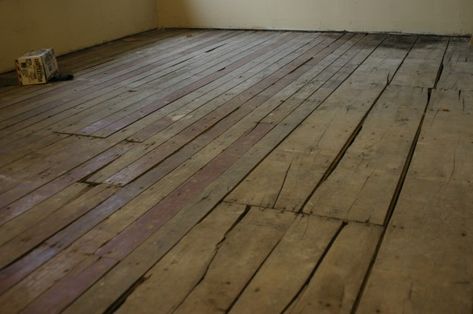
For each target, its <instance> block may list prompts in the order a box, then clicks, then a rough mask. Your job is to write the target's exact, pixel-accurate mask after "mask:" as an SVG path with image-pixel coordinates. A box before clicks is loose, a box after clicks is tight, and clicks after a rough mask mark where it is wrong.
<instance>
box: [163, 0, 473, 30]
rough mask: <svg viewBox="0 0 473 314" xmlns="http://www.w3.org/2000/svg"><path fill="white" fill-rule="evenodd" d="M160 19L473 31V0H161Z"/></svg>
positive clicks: (194, 23)
mask: <svg viewBox="0 0 473 314" xmlns="http://www.w3.org/2000/svg"><path fill="white" fill-rule="evenodd" d="M158 24H159V26H160V27H206V28H207V27H208V28H212V27H217V28H258V29H259V28H261V29H297V30H349V31H362V32H404V33H429V34H449V35H453V34H471V33H472V32H473V0H396V1H395V0H158Z"/></svg>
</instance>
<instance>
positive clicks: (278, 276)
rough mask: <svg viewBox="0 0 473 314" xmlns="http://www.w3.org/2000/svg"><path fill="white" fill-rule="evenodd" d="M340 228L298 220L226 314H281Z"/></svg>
mask: <svg viewBox="0 0 473 314" xmlns="http://www.w3.org/2000/svg"><path fill="white" fill-rule="evenodd" d="M341 227H342V222H341V221H335V220H326V219H321V218H318V217H315V216H298V217H297V218H296V220H295V221H294V222H293V223H292V225H291V227H290V228H289V230H288V231H287V232H286V234H285V235H284V237H283V238H282V240H281V242H280V243H279V244H278V246H277V247H276V248H275V249H274V251H273V252H272V253H271V255H270V256H269V257H268V258H267V260H266V261H265V263H264V264H263V265H262V267H261V268H260V270H259V271H258V273H257V274H256V275H255V276H254V278H253V279H252V280H251V282H250V283H249V284H248V285H247V286H246V287H245V290H244V291H243V292H242V294H241V295H240V296H239V298H238V300H236V302H235V303H234V305H233V306H232V308H231V309H230V311H229V313H282V312H283V311H284V309H285V308H286V306H287V305H288V304H289V303H290V302H291V300H292V298H294V297H295V296H296V295H297V293H298V291H299V289H301V287H302V286H303V285H304V283H305V282H306V280H307V278H309V277H310V275H311V273H312V271H313V270H314V269H315V268H316V266H317V264H318V262H319V260H320V259H321V258H322V256H323V255H324V252H325V251H326V250H327V249H328V247H329V245H330V243H331V241H332V239H333V238H335V237H336V235H337V232H338V231H339V229H341ZM314 313H315V312H314Z"/></svg>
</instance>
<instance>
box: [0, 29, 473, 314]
mask: <svg viewBox="0 0 473 314" xmlns="http://www.w3.org/2000/svg"><path fill="white" fill-rule="evenodd" d="M60 65H61V68H62V69H66V70H68V71H72V72H74V74H75V79H74V80H73V81H70V82H61V83H54V84H48V85H44V86H29V87H22V88H19V87H14V88H11V87H10V88H4V89H0V144H1V145H0V153H1V157H0V208H1V210H0V312H1V313H18V312H22V313H59V312H66V313H103V312H115V311H116V312H121V313H171V312H176V313H221V312H225V313H227V312H230V313H283V312H284V313H447V312H451V313H471V311H472V309H473V299H472V298H471V295H472V293H473V268H472V265H473V264H472V263H471V261H472V260H473V199H472V195H473V194H472V193H471V191H473V146H472V143H473V131H472V130H473V129H472V127H471V126H472V125H473V85H472V82H473V49H472V48H471V46H470V45H469V42H468V39H466V38H456V37H450V38H448V37H434V36H416V35H387V34H358V33H356V34H355V33H318V32H285V31H275V32H266V31H224V30H222V31H216V30H215V31H214V30H184V29H183V30H165V31H152V32H147V33H143V34H138V35H134V36H131V37H128V38H124V39H122V40H117V41H114V42H112V43H108V44H104V45H100V46H97V47H93V48H90V49H86V50H83V51H79V52H76V53H73V54H69V55H67V56H64V57H61V58H60Z"/></svg>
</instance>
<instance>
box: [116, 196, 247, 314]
mask: <svg viewBox="0 0 473 314" xmlns="http://www.w3.org/2000/svg"><path fill="white" fill-rule="evenodd" d="M244 215H246V211H245V206H244V205H235V204H228V203H222V204H221V205H219V206H218V207H217V208H216V209H214V210H213V212H212V213H210V214H209V216H208V217H207V218H205V220H203V221H202V222H201V223H199V224H197V225H196V226H195V227H194V228H193V229H192V231H191V232H190V233H189V234H188V235H187V236H185V237H184V238H183V239H182V240H181V241H180V242H179V244H177V245H176V247H175V248H173V249H172V250H171V251H170V252H169V253H168V254H166V256H165V257H164V258H163V259H162V260H161V261H159V263H158V264H156V266H154V267H153V268H152V269H151V270H150V271H149V272H148V273H147V274H146V275H145V277H144V278H146V279H145V280H144V282H143V283H142V284H140V285H139V287H138V288H137V289H136V290H134V291H133V293H132V294H131V295H130V296H129V297H128V298H127V299H126V302H125V303H124V304H123V305H121V306H120V308H119V309H118V311H117V312H118V313H126V312H135V311H139V312H140V313H170V312H172V311H174V310H175V309H176V308H177V307H178V306H179V304H180V303H181V302H182V301H183V300H184V299H185V298H186V296H187V295H188V294H189V293H190V292H191V291H192V289H193V288H194V287H195V286H196V285H197V284H198V283H199V281H200V280H201V278H202V277H203V276H204V274H205V272H206V270H207V268H208V266H209V263H211V262H212V260H213V258H214V256H215V254H216V252H217V251H218V250H219V249H220V247H221V246H222V244H223V243H224V242H225V241H226V237H227V235H228V233H229V231H230V230H232V229H233V228H234V227H235V225H237V223H238V221H240V220H241V219H242V218H243V217H244Z"/></svg>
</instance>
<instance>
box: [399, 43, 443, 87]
mask: <svg viewBox="0 0 473 314" xmlns="http://www.w3.org/2000/svg"><path fill="white" fill-rule="evenodd" d="M448 41H449V40H448V38H447V37H433V36H420V37H419V39H418V40H417V42H416V44H415V45H414V47H413V48H412V50H411V51H410V52H409V55H408V56H407V58H406V60H405V61H404V62H403V65H402V67H401V68H400V69H399V71H398V73H397V74H396V77H395V78H394V80H393V81H392V84H393V85H400V86H414V87H425V88H433V87H434V86H435V85H436V84H437V80H438V75H439V73H440V72H441V67H443V64H442V62H443V57H444V55H445V52H446V49H447V47H448Z"/></svg>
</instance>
